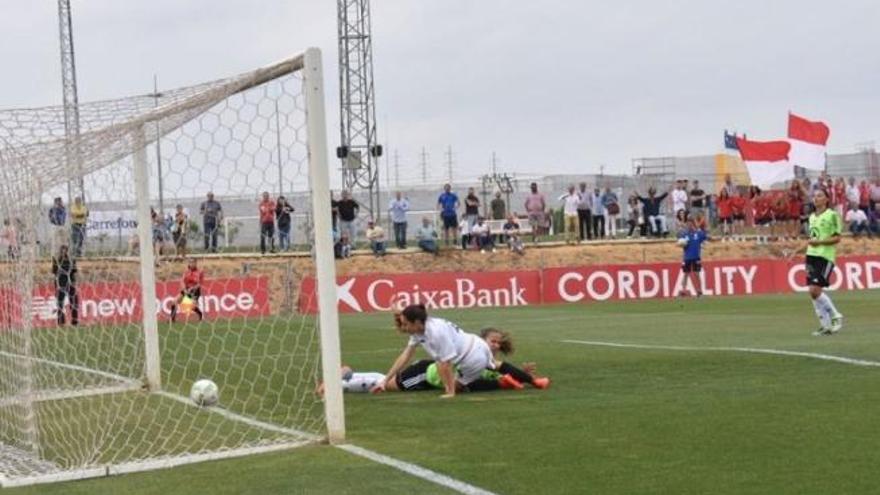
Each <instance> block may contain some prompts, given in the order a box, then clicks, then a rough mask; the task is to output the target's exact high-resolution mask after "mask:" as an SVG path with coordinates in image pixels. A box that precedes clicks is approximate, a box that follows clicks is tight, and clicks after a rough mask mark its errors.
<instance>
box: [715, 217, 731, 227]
mask: <svg viewBox="0 0 880 495" xmlns="http://www.w3.org/2000/svg"><path fill="white" fill-rule="evenodd" d="M718 222H719V223H726V224H727V225H730V224H732V223H733V218H732V217H727V218H719V219H718Z"/></svg>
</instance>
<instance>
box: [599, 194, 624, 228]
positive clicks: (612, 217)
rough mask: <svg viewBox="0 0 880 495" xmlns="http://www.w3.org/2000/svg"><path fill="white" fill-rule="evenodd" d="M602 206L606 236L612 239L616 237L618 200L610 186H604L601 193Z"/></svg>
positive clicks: (618, 214) (618, 213) (618, 211)
mask: <svg viewBox="0 0 880 495" xmlns="http://www.w3.org/2000/svg"><path fill="white" fill-rule="evenodd" d="M602 206H603V207H604V208H605V228H606V229H608V236H609V237H611V238H612V239H613V238H615V237H617V217H618V216H620V200H619V199H618V198H617V193H615V192H614V191H612V190H611V188H610V187H607V186H606V187H605V193H604V194H602Z"/></svg>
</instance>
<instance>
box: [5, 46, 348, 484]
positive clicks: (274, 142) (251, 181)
mask: <svg viewBox="0 0 880 495" xmlns="http://www.w3.org/2000/svg"><path fill="white" fill-rule="evenodd" d="M77 128H78V131H77V130H76V129H77ZM325 133H326V129H325V121H324V109H323V83H322V75H321V62H320V52H319V51H318V50H317V49H310V50H308V51H306V52H305V53H304V54H302V55H299V56H296V57H293V58H291V59H288V60H284V61H282V62H279V63H276V64H274V65H271V66H267V67H263V68H261V69H258V70H254V71H252V72H248V73H245V74H241V75H238V76H234V77H229V78H225V79H220V80H215V81H211V82H207V83H203V84H198V85H195V86H190V87H184V88H179V89H174V90H169V91H162V92H157V93H156V94H149V95H140V96H133V97H128V98H121V99H115V100H107V101H99V102H94V103H84V104H80V105H79V106H78V107H76V108H72V107H68V108H64V107H63V106H55V107H45V108H34V109H16V110H0V221H2V222H3V224H2V226H0V229H2V230H0V242H2V252H0V258H2V260H0V484H2V485H4V486H11V485H21V484H29V483H38V482H47V481H60V480H66V479H76V478H84V477H92V476H103V475H107V474H114V473H124V472H130V471H137V470H144V469H154V468H162V467H169V466H174V465H177V464H181V463H189V462H197V461H202V460H209V459H218V458H224V457H232V456H240V455H246V454H249V453H255V452H265V451H271V450H277V449H283V448H290V447H294V446H298V445H303V444H306V443H311V442H316V441H320V440H322V439H327V438H328V437H329V439H330V440H331V441H338V440H340V439H341V438H342V435H343V434H344V425H343V420H342V403H341V400H342V399H341V393H340V391H339V389H338V374H339V372H338V369H339V368H338V366H339V343H338V320H337V315H336V309H335V285H334V284H333V279H334V273H333V260H332V256H333V248H332V238H331V231H332V227H331V223H330V218H329V217H330V209H331V208H330V197H329V186H328V184H327V182H328V179H327V177H328V171H327V166H328V164H327V159H326V137H325ZM264 193H265V196H266V197H267V198H268V199H267V201H266V202H265V203H262V204H261V201H262V200H263V199H264V198H263V196H264ZM281 196H284V197H286V201H281V199H280V197H281ZM247 215H254V216H256V217H257V218H256V219H254V220H253V222H254V225H247V226H237V225H232V226H230V225H229V222H224V217H225V216H247ZM236 229H239V230H246V229H256V230H257V231H258V232H260V233H261V234H262V239H260V240H262V241H264V248H265V254H261V249H260V245H259V243H258V242H252V241H246V242H242V241H241V239H242V238H243V237H242V236H238V237H239V241H238V242H236V241H235V240H234V239H233V238H234V237H236V236H237V233H238V232H237V231H236ZM287 233H289V235H287ZM288 239H289V240H290V242H289V243H288V242H286V241H287V240H288ZM274 253H278V254H274ZM316 267H317V268H316ZM304 275H314V276H316V277H317V278H318V280H319V283H320V281H321V280H323V281H324V282H323V285H322V286H321V287H320V288H319V295H320V296H321V298H320V299H321V301H319V302H323V303H324V304H323V305H322V307H321V313H320V315H319V316H318V317H312V316H306V315H302V314H298V313H296V307H297V306H296V304H295V303H294V301H296V300H297V298H298V294H297V293H296V292H297V290H298V288H299V285H300V284H299V280H300V279H301V278H302V277H303V276H304ZM322 352H323V354H322ZM324 370H333V372H332V373H327V376H328V378H329V380H328V383H327V384H326V387H327V388H326V393H325V395H326V401H325V400H324V399H322V397H319V396H318V395H316V393H315V388H316V384H317V383H318V382H319V381H321V377H322V376H323V375H324ZM334 377H337V378H334ZM200 379H209V380H212V381H213V382H214V383H216V385H217V386H218V388H219V402H217V403H216V404H215V405H197V404H196V403H195V402H194V401H193V400H191V398H190V390H191V387H192V385H193V383H194V382H196V381H197V380H200Z"/></svg>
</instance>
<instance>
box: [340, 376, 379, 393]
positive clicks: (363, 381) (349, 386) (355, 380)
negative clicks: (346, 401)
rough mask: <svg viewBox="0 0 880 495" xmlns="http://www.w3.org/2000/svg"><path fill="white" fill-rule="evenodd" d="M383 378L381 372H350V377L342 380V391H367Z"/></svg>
mask: <svg viewBox="0 0 880 495" xmlns="http://www.w3.org/2000/svg"><path fill="white" fill-rule="evenodd" d="M384 379H385V375H383V374H382V373H352V374H351V378H349V379H348V380H342V391H343V392H369V391H370V389H371V388H373V387H375V386H376V385H377V384H378V383H379V382H380V381H382V380H384Z"/></svg>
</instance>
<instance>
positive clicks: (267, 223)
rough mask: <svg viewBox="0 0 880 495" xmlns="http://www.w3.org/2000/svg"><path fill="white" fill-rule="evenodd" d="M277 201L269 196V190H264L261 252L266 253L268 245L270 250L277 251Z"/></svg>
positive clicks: (261, 214) (261, 206) (260, 207)
mask: <svg viewBox="0 0 880 495" xmlns="http://www.w3.org/2000/svg"><path fill="white" fill-rule="evenodd" d="M275 206H276V205H275V202H274V201H272V198H270V197H269V192H268V191H263V200H262V201H260V205H259V211H260V254H266V245H267V244H268V247H269V252H272V253H274V252H275Z"/></svg>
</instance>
